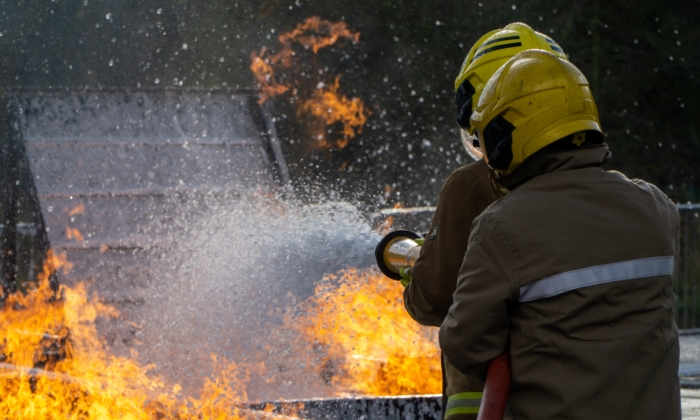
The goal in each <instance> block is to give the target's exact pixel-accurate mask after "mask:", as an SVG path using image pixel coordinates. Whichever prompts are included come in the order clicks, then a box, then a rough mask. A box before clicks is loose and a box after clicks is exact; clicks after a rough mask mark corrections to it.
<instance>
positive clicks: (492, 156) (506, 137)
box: [484, 115, 515, 171]
mask: <svg viewBox="0 0 700 420" xmlns="http://www.w3.org/2000/svg"><path fill="white" fill-rule="evenodd" d="M513 130H515V126H514V125H513V124H511V123H509V122H508V121H507V120H506V119H505V118H503V117H502V116H500V115H499V116H497V117H496V118H494V119H493V120H491V122H490V123H489V124H488V125H487V126H486V128H484V147H485V148H486V156H487V157H488V163H489V166H490V167H492V168H493V169H498V170H501V171H505V170H507V169H508V166H510V163H511V162H512V161H513V149H512V146H513V136H512V133H513Z"/></svg>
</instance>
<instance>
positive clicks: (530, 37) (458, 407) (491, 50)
mask: <svg viewBox="0 0 700 420" xmlns="http://www.w3.org/2000/svg"><path fill="white" fill-rule="evenodd" d="M532 48H539V49H546V50H547V51H550V52H552V53H553V54H555V55H557V56H558V57H559V58H561V59H563V60H566V55H565V54H564V52H563V51H562V49H561V47H559V45H558V44H557V43H556V42H554V41H553V40H552V39H551V38H549V37H547V36H545V35H543V34H541V33H539V32H535V31H534V30H532V28H530V27H529V26H527V25H525V24H523V23H512V24H510V25H508V26H506V27H505V28H503V29H497V30H494V31H491V32H489V33H487V34H485V35H484V36H482V37H481V38H480V39H479V40H478V41H477V42H476V43H475V44H474V46H473V47H472V48H471V50H470V51H469V53H468V54H467V57H466V59H465V60H464V64H463V65H462V68H461V69H460V72H459V75H458V76H457V79H456V80H455V91H456V102H457V114H458V117H457V123H458V124H459V126H460V133H461V137H462V142H463V144H464V146H465V148H466V149H467V151H468V153H469V154H470V155H471V157H472V158H474V159H475V160H476V161H475V162H472V163H470V164H467V165H465V166H463V167H461V168H459V169H457V170H456V171H455V172H453V173H452V174H451V175H450V176H449V178H448V179H447V181H445V184H444V185H443V187H442V190H441V191H440V195H439V198H438V203H437V208H436V211H435V215H434V217H433V221H432V225H431V228H430V231H429V233H428V235H427V236H426V238H425V240H424V242H423V243H422V248H421V254H420V257H419V258H418V260H417V262H416V264H415V266H414V268H413V269H412V270H411V271H410V272H402V274H403V277H404V280H403V284H404V285H407V287H406V290H405V292H404V302H405V305H406V309H407V310H408V312H409V314H410V315H411V316H412V317H413V319H415V320H416V321H417V322H419V323H420V324H422V325H427V326H435V327H439V326H440V325H441V324H442V321H443V319H444V318H445V316H446V315H447V310H448V309H449V307H450V305H451V304H452V294H453V293H454V291H455V288H456V286H457V274H458V272H459V267H460V266H461V265H462V260H463V259H464V253H465V252H466V250H467V239H468V238H469V232H470V229H471V225H472V221H473V220H474V218H475V217H476V216H478V215H479V214H481V212H482V211H483V210H484V209H485V208H486V207H488V206H489V205H490V204H491V203H493V202H494V201H495V200H496V198H497V197H496V194H495V192H494V189H493V187H492V185H491V182H490V181H489V169H488V166H487V165H486V163H485V162H484V161H483V160H482V153H481V150H480V149H479V145H478V141H477V139H476V137H475V136H474V133H475V127H473V126H472V125H471V124H470V117H471V114H472V111H473V109H474V105H475V104H476V102H477V101H478V99H479V96H480V95H481V92H482V90H483V88H484V86H485V85H486V82H487V81H488V80H489V78H490V77H491V75H492V74H493V73H494V72H495V71H496V70H497V69H498V68H499V67H500V66H501V65H502V64H504V63H505V62H506V61H508V59H510V58H511V57H513V56H514V55H515V54H517V53H519V52H521V51H524V50H527V49H532ZM443 378H444V380H443V404H442V407H443V411H444V413H445V416H446V417H445V418H448V419H449V420H463V419H476V417H477V414H478V410H479V404H480V402H481V396H482V390H483V383H481V382H479V381H474V380H471V379H469V378H467V377H465V376H464V375H462V374H461V373H460V372H459V371H457V370H456V369H454V368H453V367H451V366H449V365H444V364H443ZM448 397H449V399H448Z"/></svg>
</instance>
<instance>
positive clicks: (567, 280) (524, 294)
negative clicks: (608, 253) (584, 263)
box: [520, 257, 673, 302]
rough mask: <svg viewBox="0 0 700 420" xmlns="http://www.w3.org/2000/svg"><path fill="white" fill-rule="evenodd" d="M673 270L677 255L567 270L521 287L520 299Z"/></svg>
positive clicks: (546, 295)
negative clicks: (674, 259) (674, 257)
mask: <svg viewBox="0 0 700 420" xmlns="http://www.w3.org/2000/svg"><path fill="white" fill-rule="evenodd" d="M672 274H673V257H653V258H642V259H639V260H631V261H623V262H618V263H612V264H604V265H597V266H595V267H588V268H582V269H580V270H573V271H567V272H566V273H561V274H557V275H555V276H552V277H548V278H546V279H542V280H538V281H536V282H534V283H532V284H528V285H527V286H524V287H521V288H520V302H530V301H533V300H537V299H544V298H548V297H552V296H557V295H560V294H562V293H566V292H570V291H572V290H576V289H581V288H583V287H588V286H595V285H597V284H604V283H612V282H615V281H622V280H632V279H639V278H644V277H654V276H670V275H672Z"/></svg>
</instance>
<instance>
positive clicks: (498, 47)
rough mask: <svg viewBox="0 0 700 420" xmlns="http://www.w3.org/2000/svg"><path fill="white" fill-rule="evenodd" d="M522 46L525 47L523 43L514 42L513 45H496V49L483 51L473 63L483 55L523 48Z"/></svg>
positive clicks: (476, 56) (475, 57)
mask: <svg viewBox="0 0 700 420" xmlns="http://www.w3.org/2000/svg"><path fill="white" fill-rule="evenodd" d="M522 46H523V44H522V43H521V42H513V43H511V44H503V45H496V46H495V47H491V48H487V49H485V50H483V51H481V52H480V53H479V54H477V55H475V56H474V58H472V62H474V60H476V59H477V58H479V57H481V56H482V55H484V54H488V53H490V52H492V51H498V50H504V49H506V48H514V47H522Z"/></svg>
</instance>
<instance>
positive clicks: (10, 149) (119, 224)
mask: <svg viewBox="0 0 700 420" xmlns="http://www.w3.org/2000/svg"><path fill="white" fill-rule="evenodd" d="M3 105H4V106H3V107H2V111H1V112H2V114H0V117H1V122H2V125H1V126H0V128H1V130H2V131H1V132H0V147H1V153H0V159H2V170H0V188H2V191H1V196H2V201H3V202H2V207H1V208H0V216H2V218H1V219H0V220H2V222H1V223H0V230H1V234H0V238H2V257H1V258H2V279H3V287H4V290H8V291H12V290H14V289H16V288H17V287H20V288H21V287H23V285H24V284H26V282H28V281H31V280H33V279H35V278H36V273H37V271H38V270H40V269H41V265H42V260H43V256H44V255H45V253H46V251H47V250H48V249H49V244H50V246H51V248H52V249H53V250H54V251H57V252H63V253H66V254H67V257H68V260H69V261H71V262H73V264H74V268H73V270H72V272H71V274H68V275H65V276H64V277H63V278H62V279H61V281H62V282H66V283H68V284H71V283H72V282H74V281H77V280H87V279H94V280H95V283H96V286H97V289H98V290H99V292H100V295H101V296H104V297H106V298H107V299H108V300H110V301H112V302H116V303H119V302H134V301H138V300H139V299H142V296H143V295H144V289H145V287H146V281H147V279H148V260H147V258H146V254H145V251H146V250H148V249H154V248H158V247H159V246H164V244H165V243H167V242H168V240H169V237H168V234H169V231H170V230H171V229H172V228H173V226H172V223H174V222H173V221H174V220H175V219H182V217H181V216H182V214H181V213H182V212H183V211H185V210H186V211H188V212H192V214H193V215H195V214H196V212H197V209H198V208H201V207H202V206H204V205H205V203H206V201H207V197H211V196H223V197H225V196H228V197H230V196H234V197H235V196H238V195H240V194H242V193H244V192H250V191H256V190H262V191H268V192H271V193H274V192H280V191H281V192H282V193H288V184H289V172H288V170H287V166H286V163H285V160H284V157H283V156H282V153H281V148H280V144H279V140H278V139H277V135H276V131H275V127H274V124H273V120H274V119H273V118H272V116H271V114H270V113H271V112H273V111H272V110H271V108H270V106H271V105H266V106H263V107H261V106H260V105H259V104H258V101H257V97H256V94H255V92H254V91H245V90H243V91H210V90H167V89H161V90H135V91H130V90H119V89H107V90H37V89H16V90H10V91H9V92H8V93H7V94H6V95H5V96H4V98H3ZM183 209H185V210H183ZM188 214H189V213H188ZM176 216H179V217H176Z"/></svg>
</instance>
